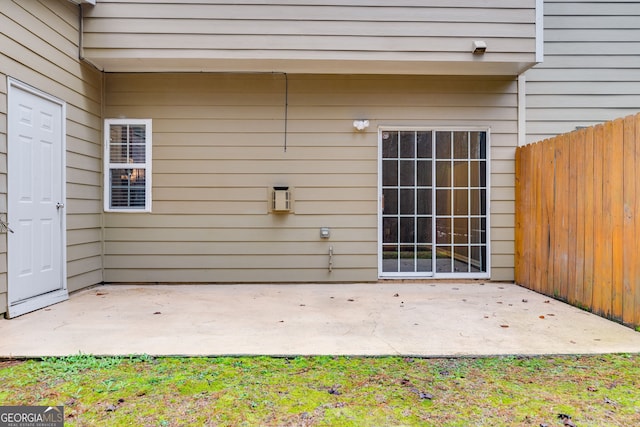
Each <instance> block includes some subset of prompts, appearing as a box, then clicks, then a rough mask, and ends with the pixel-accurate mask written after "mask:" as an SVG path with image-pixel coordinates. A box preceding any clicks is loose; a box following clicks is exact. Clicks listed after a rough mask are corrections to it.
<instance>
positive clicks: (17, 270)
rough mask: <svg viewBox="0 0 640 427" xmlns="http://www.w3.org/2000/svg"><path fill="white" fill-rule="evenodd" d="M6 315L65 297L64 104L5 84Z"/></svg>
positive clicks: (21, 86) (17, 84) (15, 83)
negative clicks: (6, 107) (6, 122)
mask: <svg viewBox="0 0 640 427" xmlns="http://www.w3.org/2000/svg"><path fill="white" fill-rule="evenodd" d="M8 89H9V91H8V104H9V106H8V107H9V108H8V116H7V121H8V147H7V153H8V155H7V200H8V205H7V216H8V222H9V227H10V228H11V230H12V231H13V232H12V233H11V232H9V233H8V234H7V236H8V242H7V245H8V246H7V251H8V299H9V301H8V306H9V309H8V315H9V317H15V316H19V315H21V314H24V313H27V312H30V311H33V310H37V309H39V308H42V307H45V306H47V305H50V304H53V303H56V302H59V301H62V300H64V299H66V298H67V297H68V294H67V287H66V268H65V265H66V264H65V263H66V255H65V254H66V249H65V245H66V242H65V238H64V236H65V210H64V202H65V199H64V196H65V194H64V179H65V177H64V150H65V148H64V135H65V129H64V120H65V104H64V102H62V101H59V100H57V99H55V98H53V97H50V96H48V95H46V94H44V93H41V92H39V91H38V90H36V89H33V88H30V87H29V86H26V85H24V84H22V83H20V82H18V81H16V80H13V79H9V81H8Z"/></svg>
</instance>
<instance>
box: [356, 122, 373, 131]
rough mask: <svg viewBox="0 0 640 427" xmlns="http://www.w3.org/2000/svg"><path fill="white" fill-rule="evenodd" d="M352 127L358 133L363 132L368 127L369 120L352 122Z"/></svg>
mask: <svg viewBox="0 0 640 427" xmlns="http://www.w3.org/2000/svg"><path fill="white" fill-rule="evenodd" d="M353 127H354V128H356V130H358V131H362V130H365V129H366V128H368V127H369V120H354V121H353Z"/></svg>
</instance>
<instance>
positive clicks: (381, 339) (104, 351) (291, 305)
mask: <svg viewBox="0 0 640 427" xmlns="http://www.w3.org/2000/svg"><path fill="white" fill-rule="evenodd" d="M0 337H2V338H1V339H0V357H29V356H54V355H55V356H60V355H71V354H78V352H82V353H87V354H95V355H128V354H150V355H204V356H210V355H321V354H322V355H326V354H336V355H411V356H426V357H429V356H459V355H507V354H519V355H536V354H593V353H616V352H633V353H637V352H640V333H638V332H635V331H633V330H631V329H629V328H627V327H624V326H622V325H619V324H617V323H614V322H610V321H607V320H605V319H602V318H600V317H598V316H595V315H592V314H589V313H587V312H585V311H582V310H579V309H577V308H574V307H571V306H569V305H567V304H564V303H561V302H559V301H555V300H553V299H550V298H548V297H546V296H543V295H540V294H536V293H534V292H532V291H529V290H527V289H524V288H521V287H519V286H516V285H513V284H504V283H502V284H501V283H486V284H480V283H459V284H449V283H447V284H445V283H374V284H321V285H315V284H300V285H293V284H291V285H272V284H264V285H261V284H258V285H247V284H243V285H107V286H99V287H95V288H91V289H87V290H84V291H81V292H78V293H76V294H73V295H72V296H71V298H70V299H69V300H68V301H65V302H62V303H60V304H57V305H54V306H51V307H49V308H46V309H43V310H40V311H37V312H34V313H30V314H26V315H24V316H21V317H18V318H15V319H11V320H4V319H3V320H0Z"/></svg>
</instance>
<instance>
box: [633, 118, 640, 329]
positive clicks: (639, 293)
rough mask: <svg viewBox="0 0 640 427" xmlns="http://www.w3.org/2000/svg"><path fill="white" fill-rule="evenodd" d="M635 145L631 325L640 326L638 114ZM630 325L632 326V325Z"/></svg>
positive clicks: (639, 165) (639, 119)
mask: <svg viewBox="0 0 640 427" xmlns="http://www.w3.org/2000/svg"><path fill="white" fill-rule="evenodd" d="M635 123H636V125H635V147H636V208H635V211H634V212H635V218H636V234H635V235H634V236H633V240H635V242H636V249H635V254H636V264H635V268H636V270H635V275H634V276H633V277H634V279H635V280H633V282H635V286H634V288H635V289H634V293H635V296H634V304H633V306H634V308H633V310H634V311H635V321H634V322H633V325H635V326H640V265H638V263H639V262H640V185H639V184H638V182H637V180H638V179H640V114H638V115H637V116H636V117H635ZM633 325H632V326H633Z"/></svg>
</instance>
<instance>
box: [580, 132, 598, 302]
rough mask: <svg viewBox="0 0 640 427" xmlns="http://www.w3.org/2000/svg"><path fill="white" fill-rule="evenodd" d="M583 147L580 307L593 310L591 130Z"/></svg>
mask: <svg viewBox="0 0 640 427" xmlns="http://www.w3.org/2000/svg"><path fill="white" fill-rule="evenodd" d="M583 147H584V174H583V176H584V267H583V271H584V275H583V277H584V282H583V290H582V301H581V306H582V307H583V308H586V309H587V310H592V309H593V252H594V248H593V244H594V243H593V240H594V235H593V234H594V220H595V212H596V211H595V204H594V197H595V187H594V172H593V165H594V157H595V156H594V154H593V128H592V127H590V128H587V129H586V130H585V140H584V142H583Z"/></svg>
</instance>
